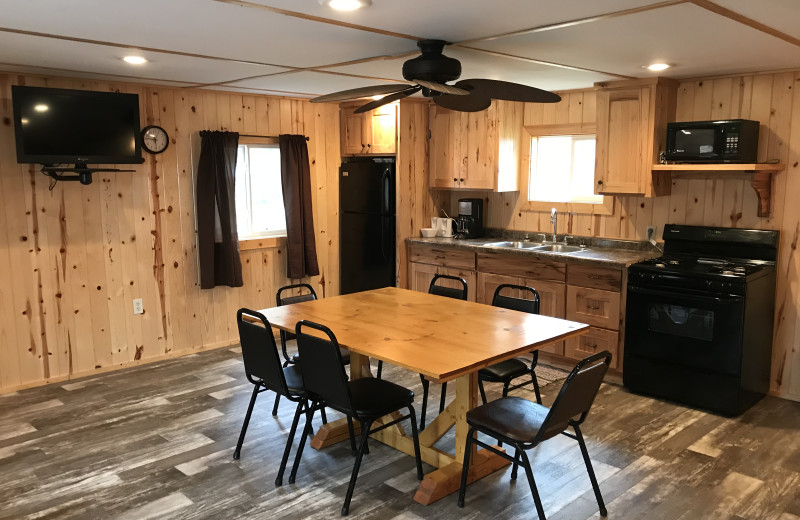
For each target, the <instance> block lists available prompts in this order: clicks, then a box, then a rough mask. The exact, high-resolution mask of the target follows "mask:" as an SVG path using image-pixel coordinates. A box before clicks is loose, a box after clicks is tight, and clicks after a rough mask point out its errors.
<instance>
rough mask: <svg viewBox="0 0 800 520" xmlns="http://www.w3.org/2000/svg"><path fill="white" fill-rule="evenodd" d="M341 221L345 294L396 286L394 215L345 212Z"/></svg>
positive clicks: (341, 262)
mask: <svg viewBox="0 0 800 520" xmlns="http://www.w3.org/2000/svg"><path fill="white" fill-rule="evenodd" d="M340 223H341V228H340V230H339V233H340V241H339V243H340V247H341V249H340V257H339V273H340V284H341V287H340V290H341V294H349V293H354V292H359V291H367V290H369V289H380V288H381V287H394V285H395V236H394V234H395V218H394V215H389V216H383V217H381V216H375V215H364V214H360V213H344V212H343V213H342V214H341V219H340Z"/></svg>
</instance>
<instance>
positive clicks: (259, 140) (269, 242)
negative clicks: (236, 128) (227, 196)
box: [234, 136, 286, 251]
mask: <svg viewBox="0 0 800 520" xmlns="http://www.w3.org/2000/svg"><path fill="white" fill-rule="evenodd" d="M238 145H246V146H248V147H249V146H256V147H264V146H266V147H277V146H278V139H277V138H276V137H241V136H240V137H239V143H238ZM247 181H248V189H247V193H248V195H250V192H251V190H250V188H249V183H250V179H249V178H248V179H247ZM235 197H236V194H235V190H234V204H236V198H235ZM250 198H252V197H250ZM247 205H248V209H249V211H250V212H251V218H252V207H251V206H252V200H248V201H247ZM285 241H286V229H285V228H284V229H283V230H282V231H275V232H272V233H270V232H266V233H258V234H252V235H246V236H241V235H240V237H239V250H240V251H246V250H250V249H263V248H268V247H278V246H280V245H281V244H283V243H285Z"/></svg>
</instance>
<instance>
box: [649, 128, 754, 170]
mask: <svg viewBox="0 0 800 520" xmlns="http://www.w3.org/2000/svg"><path fill="white" fill-rule="evenodd" d="M758 126H759V122H758V121H750V120H749V119H728V120H726V121H687V122H682V123H667V149H666V153H665V154H664V156H665V158H666V159H667V160H668V161H675V162H683V163H707V162H708V163H754V162H756V160H757V158H756V156H757V155H758Z"/></svg>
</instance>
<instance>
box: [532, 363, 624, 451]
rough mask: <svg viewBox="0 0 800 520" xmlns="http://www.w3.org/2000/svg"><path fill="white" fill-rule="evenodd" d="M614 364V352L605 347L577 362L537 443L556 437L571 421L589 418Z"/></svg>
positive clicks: (551, 408)
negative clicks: (611, 365) (606, 376)
mask: <svg viewBox="0 0 800 520" xmlns="http://www.w3.org/2000/svg"><path fill="white" fill-rule="evenodd" d="M610 363H611V353H610V352H608V351H607V350H604V351H603V352H598V353H597V354H592V355H591V356H589V357H587V358H585V359H583V360H582V361H580V362H579V363H578V364H577V365H575V368H573V369H572V372H570V373H569V375H568V376H567V379H566V380H565V381H564V385H563V386H562V387H561V390H560V391H559V392H558V396H557V397H556V400H555V401H554V402H553V406H551V407H550V412H549V413H548V414H547V417H546V418H545V420H544V422H542V427H541V428H540V429H539V434H538V435H537V438H536V442H541V441H543V440H546V439H549V438H550V437H554V436H556V435H558V434H559V433H561V432H563V431H564V430H566V429H567V426H569V425H570V424H581V423H582V422H583V421H584V420H585V419H586V416H587V415H588V414H589V409H590V408H591V407H592V403H594V398H595V397H596V396H597V392H598V391H599V390H600V384H601V383H602V382H603V378H604V377H605V375H606V372H608V366H609V364H610ZM576 417H577V419H576Z"/></svg>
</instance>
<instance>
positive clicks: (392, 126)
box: [339, 102, 397, 155]
mask: <svg viewBox="0 0 800 520" xmlns="http://www.w3.org/2000/svg"><path fill="white" fill-rule="evenodd" d="M362 104H363V102H357V103H347V104H343V105H340V108H339V110H340V117H339V119H340V120H341V125H342V129H341V139H342V155H390V154H393V153H395V152H396V151H397V103H389V104H388V105H383V106H382V107H378V108H376V109H375V110H372V111H371V112H364V113H363V114H354V113H353V110H354V109H355V108H356V107H358V106H360V105H362Z"/></svg>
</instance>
